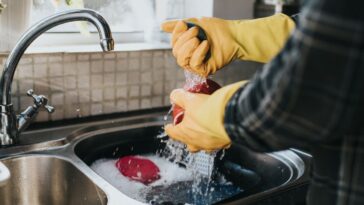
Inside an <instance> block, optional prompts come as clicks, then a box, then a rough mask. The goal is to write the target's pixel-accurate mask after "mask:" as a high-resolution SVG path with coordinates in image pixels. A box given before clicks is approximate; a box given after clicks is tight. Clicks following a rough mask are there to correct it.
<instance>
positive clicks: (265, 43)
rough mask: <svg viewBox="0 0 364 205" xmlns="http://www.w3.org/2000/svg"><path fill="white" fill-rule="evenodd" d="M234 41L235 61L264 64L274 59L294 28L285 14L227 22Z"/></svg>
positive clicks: (293, 24) (291, 21)
mask: <svg viewBox="0 0 364 205" xmlns="http://www.w3.org/2000/svg"><path fill="white" fill-rule="evenodd" d="M229 28H230V30H231V33H232V35H233V37H234V39H235V41H236V45H237V53H236V59H241V60H251V61H256V62H262V63H266V62H269V61H270V60H271V59H272V58H273V57H275V56H276V55H277V54H278V52H279V51H280V50H281V49H282V47H283V46H284V44H285V43H286V41H287V39H288V37H289V36H290V34H291V33H292V31H293V30H294V28H295V23H294V21H293V20H292V19H291V18H290V17H289V16H287V15H285V14H281V13H280V14H275V15H273V16H270V17H265V18H258V19H252V20H235V21H229Z"/></svg>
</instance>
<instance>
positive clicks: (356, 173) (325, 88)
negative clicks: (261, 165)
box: [162, 0, 364, 205]
mask: <svg viewBox="0 0 364 205" xmlns="http://www.w3.org/2000/svg"><path fill="white" fill-rule="evenodd" d="M362 8H364V2H363V1H360V0H349V1H347V0H307V1H305V2H304V4H303V5H302V10H301V13H300V14H299V17H298V20H297V21H296V22H295V21H293V19H291V18H290V17H288V16H285V15H283V14H277V15H273V16H271V17H267V18H261V19H253V20H239V21H229V20H223V19H217V18H200V19H197V18H192V19H186V20H182V21H170V22H165V23H164V24H163V25H162V29H163V30H164V31H166V32H171V33H172V48H173V55H174V56H175V57H176V59H177V63H178V64H179V65H180V66H181V67H182V68H184V69H187V70H190V71H192V72H195V73H198V74H199V75H202V76H207V75H209V74H213V73H214V72H216V71H218V70H219V69H221V68H223V67H224V66H225V65H227V64H229V63H230V62H232V61H234V60H238V59H240V60H251V61H258V62H264V63H267V64H265V66H264V68H263V69H261V70H260V71H259V72H258V73H256V75H255V76H254V77H253V79H251V80H250V81H249V82H248V83H247V82H238V83H235V84H232V85H228V86H225V87H223V88H221V89H219V90H218V91H216V92H215V93H214V94H212V95H204V94H193V93H189V92H187V91H184V90H182V89H176V90H174V91H172V93H171V96H170V98H171V101H172V102H173V103H176V104H178V105H179V106H181V107H183V108H184V109H185V114H184V119H183V121H182V122H181V123H179V124H178V125H172V124H169V125H166V126H165V131H166V132H167V134H168V135H169V136H170V137H171V138H173V139H176V140H178V141H181V142H183V143H185V144H187V147H188V149H189V150H190V151H193V152H195V151H199V150H208V151H211V150H216V149H223V148H228V147H229V146H230V145H231V143H237V144H240V145H244V146H247V147H249V148H250V149H253V150H255V151H259V152H270V151H275V150H281V149H287V148H290V147H295V148H299V149H304V150H307V151H309V152H310V153H311V154H312V156H313V159H312V167H313V168H312V173H311V183H310V188H309V191H308V196H307V203H308V204H310V205H312V204H319V205H324V204H329V205H332V204H345V205H353V204H364V174H362V171H364V120H363V116H364V12H363V11H362ZM186 22H191V23H194V24H195V25H198V27H192V28H190V29H188V27H187V25H186ZM198 29H203V30H204V31H205V33H206V35H207V40H205V41H202V42H200V41H199V40H198V38H197V33H198ZM208 52H209V53H210V54H209V55H210V56H209V58H208V59H207V60H206V59H205V57H206V55H207V53H208Z"/></svg>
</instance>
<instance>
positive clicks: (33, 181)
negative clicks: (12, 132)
mask: <svg viewBox="0 0 364 205" xmlns="http://www.w3.org/2000/svg"><path fill="white" fill-rule="evenodd" d="M1 162H3V163H4V164H5V165H6V166H7V167H8V169H9V170H10V173H11V178H10V179H9V181H8V182H7V183H6V184H5V185H4V186H2V187H0V204H1V205H14V204H17V205H23V204H24V205H25V204H31V205H40V204H42V205H81V204H85V205H105V204H107V198H106V194H105V193H104V192H103V191H102V190H101V189H100V188H99V187H97V186H96V185H95V184H93V182H92V181H91V180H90V179H89V178H87V177H86V176H85V175H84V174H83V173H82V172H80V171H79V170H78V169H77V168H76V167H75V166H74V165H73V164H72V163H70V162H68V161H66V160H64V159H61V158H57V157H51V156H47V155H26V156H22V157H12V158H6V159H2V160H1Z"/></svg>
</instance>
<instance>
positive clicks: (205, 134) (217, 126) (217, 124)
mask: <svg viewBox="0 0 364 205" xmlns="http://www.w3.org/2000/svg"><path fill="white" fill-rule="evenodd" d="M246 82H247V81H242V82H238V83H235V84H232V85H229V86H226V87H223V88H220V89H219V90H217V91H216V92H214V93H213V94H212V95H205V94H196V93H191V92H188V91H185V90H183V89H176V90H174V91H172V93H171V96H170V97H171V102H172V103H174V104H177V105H178V106H180V107H182V108H183V109H184V117H183V120H182V122H180V123H179V124H177V125H172V124H168V125H166V126H165V131H166V133H167V134H168V136H169V137H171V138H172V139H175V140H177V141H180V142H183V143H185V144H186V145H187V148H188V149H189V150H190V151H191V152H196V151H199V150H206V151H214V150H219V149H223V148H228V147H229V146H230V143H231V141H230V138H229V136H228V135H227V133H226V131H225V128H224V112H225V106H226V104H227V102H228V101H229V99H230V98H231V96H232V95H233V94H234V93H235V91H236V90H237V89H239V88H240V87H241V86H242V85H244V84H245V83H246Z"/></svg>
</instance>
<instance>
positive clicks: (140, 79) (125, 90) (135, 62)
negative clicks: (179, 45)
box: [0, 49, 260, 122]
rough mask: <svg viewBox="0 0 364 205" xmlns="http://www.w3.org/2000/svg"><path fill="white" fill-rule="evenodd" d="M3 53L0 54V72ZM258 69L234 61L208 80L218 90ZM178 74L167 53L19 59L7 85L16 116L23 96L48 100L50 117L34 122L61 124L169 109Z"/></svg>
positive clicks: (23, 102) (25, 100) (27, 100)
mask: <svg viewBox="0 0 364 205" xmlns="http://www.w3.org/2000/svg"><path fill="white" fill-rule="evenodd" d="M6 57H7V55H6V54H0V63H2V65H1V66H2V67H3V65H4V63H5V61H6ZM258 67H260V65H259V64H256V63H250V62H235V63H232V64H231V65H229V66H227V68H224V71H220V72H218V73H217V74H216V75H214V76H213V79H214V80H215V81H217V82H218V83H220V84H221V85H226V84H229V83H233V82H236V81H239V80H243V79H248V78H250V77H251V75H252V74H254V72H255V71H256V69H257V68H258ZM184 80H185V79H184V74H183V71H182V69H180V68H179V67H178V66H177V64H176V61H175V58H174V57H173V56H172V54H171V51H170V50H168V49H166V50H148V51H120V52H109V53H102V52H94V53H49V54H25V55H24V56H23V57H22V59H21V61H20V63H19V65H18V68H17V71H16V73H15V76H14V81H13V85H12V102H13V104H14V109H15V110H16V111H17V112H19V111H20V110H24V109H25V108H27V107H28V106H29V105H32V103H33V101H32V98H30V97H28V96H26V91H27V90H29V89H34V92H35V93H36V94H42V95H45V96H47V97H48V99H49V103H50V104H51V105H52V106H54V107H55V108H56V111H55V112H54V113H53V114H48V113H47V112H45V111H41V112H40V113H39V115H38V117H37V119H36V121H38V122H41V121H49V120H52V121H53V120H62V119H71V118H79V117H86V116H94V115H101V114H108V113H116V112H125V111H132V110H139V109H148V108H156V107H163V106H169V105H170V102H169V94H170V92H171V90H173V89H175V88H178V87H182V85H183V83H184Z"/></svg>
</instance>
